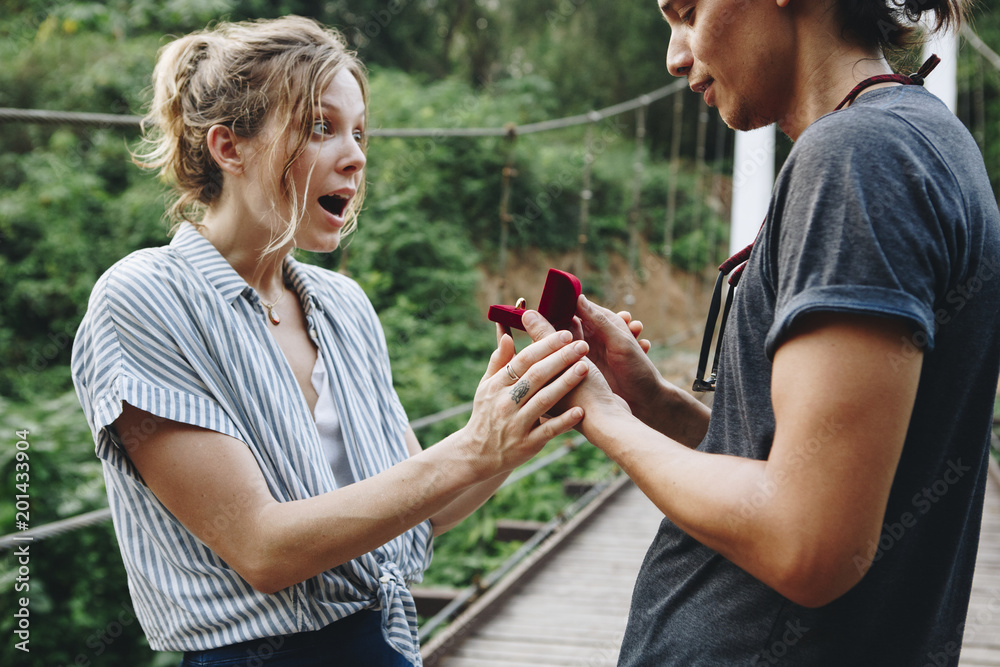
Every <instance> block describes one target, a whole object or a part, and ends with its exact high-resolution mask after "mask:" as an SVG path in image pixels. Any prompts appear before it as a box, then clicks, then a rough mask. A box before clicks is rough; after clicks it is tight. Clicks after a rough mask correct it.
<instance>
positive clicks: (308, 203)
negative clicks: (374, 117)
mask: <svg viewBox="0 0 1000 667" xmlns="http://www.w3.org/2000/svg"><path fill="white" fill-rule="evenodd" d="M364 139H365V101H364V96H363V95H362V93H361V86H360V84H358V81H357V79H355V78H354V75H353V74H351V72H349V71H347V70H346V69H344V70H341V71H340V72H339V73H338V74H337V76H336V77H334V79H333V81H331V82H330V85H329V86H328V87H327V89H326V90H325V91H324V92H323V94H322V95H321V96H320V107H317V108H316V109H314V110H313V124H312V135H311V136H310V138H309V141H308V143H307V144H306V146H305V150H304V151H303V152H302V154H301V155H300V156H299V157H298V158H297V159H296V160H295V162H294V163H293V164H292V168H291V172H290V173H291V176H292V179H293V181H294V183H295V193H294V196H295V197H296V198H297V201H298V202H299V206H300V207H301V211H302V220H301V223H300V224H299V227H298V230H297V231H296V234H295V246H296V247H298V248H301V249H303V250H310V251H314V252H332V251H333V250H336V248H337V246H338V245H340V234H341V230H342V229H343V228H344V226H345V225H346V224H347V222H348V220H347V211H348V208H349V206H350V204H351V201H352V200H353V199H354V197H355V196H356V195H357V193H358V189H359V188H360V187H361V184H362V182H363V179H364V167H365V162H366V158H365V153H364V150H363V149H362V146H363V145H364ZM310 171H311V172H312V173H311V175H310Z"/></svg>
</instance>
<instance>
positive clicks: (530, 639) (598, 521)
mask: <svg viewBox="0 0 1000 667" xmlns="http://www.w3.org/2000/svg"><path fill="white" fill-rule="evenodd" d="M661 517H662V515H661V514H660V512H659V510H657V509H656V507H654V506H653V504H652V503H651V502H649V500H648V499H646V497H645V496H644V495H642V493H641V492H640V491H639V490H638V489H637V488H636V487H635V486H634V485H632V484H631V483H628V484H626V485H625V486H623V488H622V490H621V491H619V492H617V493H616V494H615V495H614V496H613V497H612V498H611V499H610V500H609V501H608V502H607V503H606V504H605V506H604V507H602V508H601V509H600V510H598V511H596V512H595V513H594V516H593V517H591V518H590V519H589V520H588V521H589V523H587V525H585V526H583V527H582V528H581V529H580V530H577V531H575V532H574V533H573V534H572V535H571V536H569V537H568V538H567V539H566V540H565V541H564V543H563V544H562V545H561V546H560V547H559V549H558V551H556V552H555V553H554V554H553V555H551V557H550V558H548V560H547V561H546V562H545V563H544V564H542V565H539V566H538V567H536V568H534V569H533V570H532V571H531V572H530V573H528V574H527V575H526V576H523V577H521V578H520V579H519V581H518V582H517V583H516V584H514V585H513V586H511V588H510V590H509V592H508V594H507V595H506V596H505V597H504V598H503V599H502V600H501V601H497V602H495V603H493V604H488V605H486V607H485V609H484V610H482V611H481V612H480V613H479V614H478V617H477V621H476V623H475V625H474V627H473V628H472V629H471V631H470V632H469V633H468V634H467V635H465V636H464V637H461V638H460V637H455V638H453V639H451V640H449V641H448V642H447V647H446V648H444V649H442V648H440V647H438V650H436V651H435V652H434V654H433V655H431V656H430V658H431V659H430V660H428V663H427V664H428V665H435V664H436V665H442V666H443V667H540V666H545V667H555V666H558V665H578V666H581V667H602V666H605V665H615V663H616V661H617V657H618V650H619V647H620V645H621V639H622V635H623V634H624V631H625V622H626V618H627V616H628V608H629V602H630V598H631V594H632V586H633V584H634V582H635V578H636V575H637V574H638V571H639V566H640V564H641V563H642V559H643V556H644V555H645V552H646V549H647V548H648V546H649V544H650V542H651V541H652V538H653V535H654V534H655V532H656V528H657V526H658V524H659V521H660V519H661ZM462 622H463V621H462V619H458V620H457V621H456V623H462ZM428 648H430V646H428ZM425 656H426V654H425ZM960 665H961V667H1000V470H997V469H996V467H994V470H992V471H991V479H990V480H989V484H988V489H987V494H986V506H985V509H984V512H983V533H982V539H981V540H980V545H979V560H978V565H977V568H976V576H975V580H974V582H973V592H972V601H971V603H970V606H969V615H968V621H967V625H966V632H965V639H964V643H963V649H962V659H961V662H960Z"/></svg>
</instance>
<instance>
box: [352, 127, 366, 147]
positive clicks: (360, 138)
mask: <svg viewBox="0 0 1000 667" xmlns="http://www.w3.org/2000/svg"><path fill="white" fill-rule="evenodd" d="M354 140H355V141H356V142H358V143H359V144H363V143H364V142H365V131H364V130H354Z"/></svg>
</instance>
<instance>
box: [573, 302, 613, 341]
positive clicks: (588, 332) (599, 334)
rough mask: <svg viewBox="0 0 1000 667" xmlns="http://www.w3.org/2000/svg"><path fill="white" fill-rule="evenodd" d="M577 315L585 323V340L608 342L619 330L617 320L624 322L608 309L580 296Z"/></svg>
mask: <svg viewBox="0 0 1000 667" xmlns="http://www.w3.org/2000/svg"><path fill="white" fill-rule="evenodd" d="M576 315H577V317H579V318H580V321H581V322H582V323H583V331H584V334H585V336H584V337H585V338H587V339H588V340H596V341H600V342H602V343H603V342H606V341H607V340H608V338H609V337H610V336H613V335H614V329H616V328H617V326H616V323H615V320H618V321H619V322H622V319H621V318H620V317H618V316H617V315H615V314H614V313H612V312H611V311H610V310H608V309H607V308H603V307H601V306H598V305H597V304H596V303H592V302H591V301H590V300H589V299H587V297H585V296H584V295H582V294H581V295H580V299H579V301H577V305H576Z"/></svg>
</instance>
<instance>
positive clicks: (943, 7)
mask: <svg viewBox="0 0 1000 667" xmlns="http://www.w3.org/2000/svg"><path fill="white" fill-rule="evenodd" d="M970 4H971V1H970V0H837V6H838V9H839V11H840V15H841V19H842V21H843V25H844V34H845V36H847V37H848V38H849V39H853V40H857V41H858V42H860V43H861V44H863V45H864V46H867V47H870V48H876V47H877V48H878V49H879V50H880V51H882V53H890V52H893V51H899V50H904V49H907V48H909V47H911V46H913V45H914V44H915V43H917V42H919V41H920V39H919V34H920V33H919V30H918V28H917V25H916V23H917V22H918V21H920V20H921V19H922V18H923V15H924V14H925V13H927V12H933V13H934V18H933V20H930V21H926V23H925V25H928V26H929V27H930V29H931V31H937V30H940V29H941V28H953V29H957V28H958V27H959V26H960V25H961V24H962V20H963V18H964V16H965V13H966V10H967V8H968V7H969V5H970Z"/></svg>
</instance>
